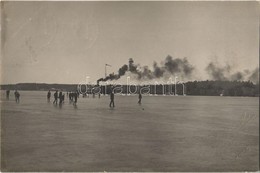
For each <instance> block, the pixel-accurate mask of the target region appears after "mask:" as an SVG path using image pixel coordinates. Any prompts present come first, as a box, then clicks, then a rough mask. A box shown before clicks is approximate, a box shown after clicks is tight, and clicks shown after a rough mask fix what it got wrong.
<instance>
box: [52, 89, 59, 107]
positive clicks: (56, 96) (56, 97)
mask: <svg viewBox="0 0 260 173" xmlns="http://www.w3.org/2000/svg"><path fill="white" fill-rule="evenodd" d="M53 96H54V101H53V104H54V103H55V104H57V102H58V91H57V90H56V92H55V93H54V95H53Z"/></svg>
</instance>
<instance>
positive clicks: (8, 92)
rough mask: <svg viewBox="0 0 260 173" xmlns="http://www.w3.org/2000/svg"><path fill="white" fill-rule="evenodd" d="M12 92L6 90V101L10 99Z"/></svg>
mask: <svg viewBox="0 0 260 173" xmlns="http://www.w3.org/2000/svg"><path fill="white" fill-rule="evenodd" d="M9 95H10V90H6V99H9Z"/></svg>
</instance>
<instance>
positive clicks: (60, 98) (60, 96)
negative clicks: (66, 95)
mask: <svg viewBox="0 0 260 173" xmlns="http://www.w3.org/2000/svg"><path fill="white" fill-rule="evenodd" d="M59 100H60V102H59V104H62V92H61V91H60V93H59Z"/></svg>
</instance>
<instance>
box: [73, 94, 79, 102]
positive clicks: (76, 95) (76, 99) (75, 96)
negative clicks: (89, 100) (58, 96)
mask: <svg viewBox="0 0 260 173" xmlns="http://www.w3.org/2000/svg"><path fill="white" fill-rule="evenodd" d="M73 95H74V105H76V104H77V101H78V93H77V92H75V93H74V94H73Z"/></svg>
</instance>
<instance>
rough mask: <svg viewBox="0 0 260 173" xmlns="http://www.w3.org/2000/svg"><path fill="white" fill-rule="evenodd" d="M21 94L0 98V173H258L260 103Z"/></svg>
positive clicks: (250, 100)
mask: <svg viewBox="0 0 260 173" xmlns="http://www.w3.org/2000/svg"><path fill="white" fill-rule="evenodd" d="M20 94H21V98H20V99H21V101H20V103H19V104H17V103H15V101H14V96H13V92H11V94H10V99H9V100H6V99H5V98H4V97H5V96H4V94H3V93H2V95H3V97H2V100H1V127H2V138H1V141H2V142H1V144H2V145H1V147H2V152H1V155H2V159H1V162H2V168H1V169H2V171H77V172H79V171H84V172H87V171H142V172H144V171H256V170H258V162H259V160H258V156H259V142H258V141H259V108H258V105H259V101H258V98H249V97H202V96H185V97H183V96H175V97H174V96H143V100H142V102H143V104H142V105H141V106H140V105H138V104H137V102H138V96H117V95H116V96H115V105H116V107H115V108H114V109H111V108H109V106H108V105H109V96H101V98H100V99H99V98H98V97H96V98H92V97H91V96H90V97H89V98H79V99H78V104H77V107H75V106H73V104H69V102H68V98H65V104H64V105H62V107H59V106H55V105H53V104H52V103H47V98H46V95H47V92H35V91H31V92H29V91H20ZM52 94H53V93H52ZM52 99H53V98H52Z"/></svg>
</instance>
